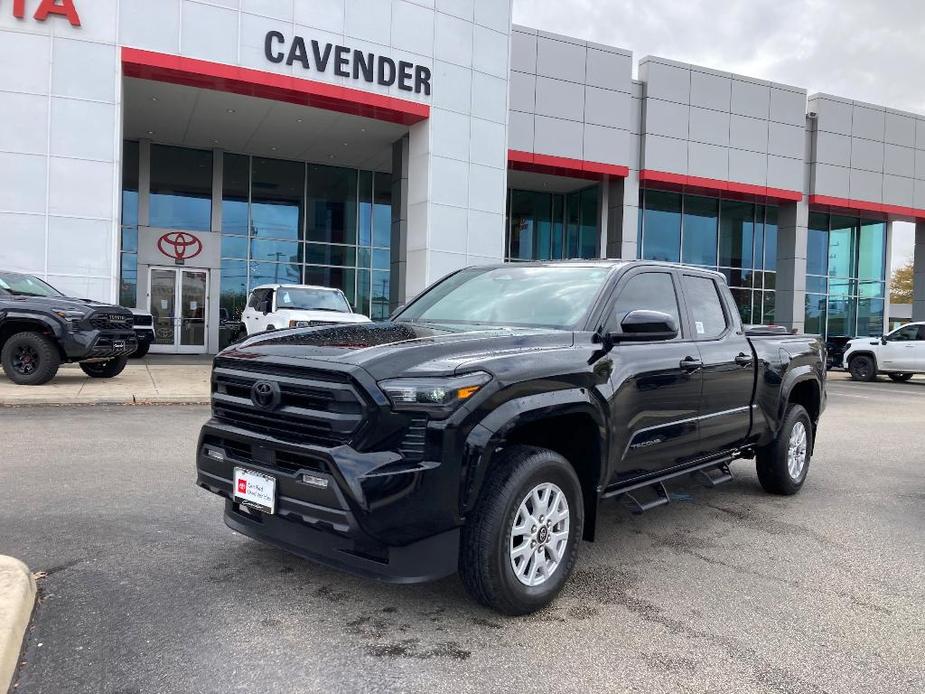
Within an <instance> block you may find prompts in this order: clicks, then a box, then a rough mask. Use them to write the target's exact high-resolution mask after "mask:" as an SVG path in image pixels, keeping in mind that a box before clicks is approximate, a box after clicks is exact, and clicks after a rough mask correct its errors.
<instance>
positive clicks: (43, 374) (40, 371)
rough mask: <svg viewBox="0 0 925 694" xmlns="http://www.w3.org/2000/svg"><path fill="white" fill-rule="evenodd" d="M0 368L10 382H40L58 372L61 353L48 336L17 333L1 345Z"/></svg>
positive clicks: (33, 383) (26, 383) (27, 383)
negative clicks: (1, 366) (1, 363)
mask: <svg viewBox="0 0 925 694" xmlns="http://www.w3.org/2000/svg"><path fill="white" fill-rule="evenodd" d="M0 361H2V362H3V371H4V373H6V375H7V378H9V379H10V380H11V381H12V382H13V383H17V384H19V385H21V386H40V385H42V384H43V383H48V382H49V381H50V380H51V379H53V378H54V377H55V374H56V373H58V367H59V366H60V365H61V355H60V354H59V353H58V348H57V346H56V345H55V343H54V342H52V340H51V339H49V338H47V337H45V336H44V335H41V334H39V333H30V332H26V333H17V334H15V335H13V336H12V337H10V338H9V339H8V340H7V341H6V343H5V344H4V345H3V351H2V353H0Z"/></svg>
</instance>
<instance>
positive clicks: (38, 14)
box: [0, 0, 80, 27]
mask: <svg viewBox="0 0 925 694" xmlns="http://www.w3.org/2000/svg"><path fill="white" fill-rule="evenodd" d="M3 4H4V0H0V5H3ZM13 16H14V17H15V18H16V19H25V18H26V0H13ZM32 16H33V18H34V19H36V20H37V21H39V22H44V21H45V20H46V19H48V17H49V16H58V17H65V18H66V19H67V20H68V21H69V22H70V23H71V24H72V25H73V26H75V27H79V26H80V15H79V14H77V8H76V7H75V6H74V0H40V1H39V3H38V8H37V9H36V10H35V14H34V15H32Z"/></svg>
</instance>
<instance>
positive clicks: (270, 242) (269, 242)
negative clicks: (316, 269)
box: [251, 238, 302, 264]
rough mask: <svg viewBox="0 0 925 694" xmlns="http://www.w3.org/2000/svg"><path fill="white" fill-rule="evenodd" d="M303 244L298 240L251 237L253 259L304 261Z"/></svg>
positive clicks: (283, 261) (280, 261)
mask: <svg viewBox="0 0 925 694" xmlns="http://www.w3.org/2000/svg"><path fill="white" fill-rule="evenodd" d="M301 246H302V244H300V243H299V242H298V241H278V240H274V239H262V238H255V239H251V260H261V261H264V260H267V261H272V262H274V263H294V264H298V263H301V262H302V247H301Z"/></svg>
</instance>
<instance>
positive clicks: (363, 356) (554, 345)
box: [221, 323, 573, 380]
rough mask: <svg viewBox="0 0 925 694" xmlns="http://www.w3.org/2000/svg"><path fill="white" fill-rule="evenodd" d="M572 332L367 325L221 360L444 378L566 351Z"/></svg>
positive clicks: (293, 333)
mask: <svg viewBox="0 0 925 694" xmlns="http://www.w3.org/2000/svg"><path fill="white" fill-rule="evenodd" d="M572 343H573V335H572V333H571V332H568V331H564V330H551V329H545V328H544V329H539V328H516V327H510V328H508V327H501V328H496V327H475V326H461V325H443V324H433V323H428V324H421V323H367V324H357V325H344V326H331V327H324V328H308V329H298V330H280V331H275V332H271V333H261V334H260V335H255V336H254V337H251V338H249V339H247V340H245V341H244V342H241V343H239V344H237V345H233V346H231V347H229V348H228V349H226V350H225V351H224V352H222V354H221V356H222V357H230V358H236V359H252V360H259V359H262V358H266V359H267V360H274V359H279V358H282V359H286V360H291V359H305V360H313V361H336V362H338V363H339V364H355V365H357V366H361V367H363V368H364V369H366V370H367V371H368V372H369V373H370V374H371V375H372V376H373V377H374V378H376V379H377V380H378V379H381V378H387V377H395V376H424V375H437V374H439V375H445V374H450V373H454V372H456V371H459V370H469V369H471V368H477V364H478V363H479V362H481V361H484V360H488V359H497V358H498V357H503V356H511V357H517V356H518V355H522V354H524V353H532V352H537V351H542V350H548V349H562V348H564V347H569V346H571V345H572Z"/></svg>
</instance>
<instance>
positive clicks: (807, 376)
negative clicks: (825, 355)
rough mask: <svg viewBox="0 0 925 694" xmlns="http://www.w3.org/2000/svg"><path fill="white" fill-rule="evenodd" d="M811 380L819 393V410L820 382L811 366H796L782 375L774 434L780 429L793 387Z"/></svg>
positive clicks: (820, 402)
mask: <svg viewBox="0 0 925 694" xmlns="http://www.w3.org/2000/svg"><path fill="white" fill-rule="evenodd" d="M806 382H812V383H814V384H815V385H816V389H817V391H818V393H819V410H820V411H821V410H822V384H821V383H820V382H819V377H818V375H817V374H816V372H815V371H813V367H812V366H810V365H808V364H806V365H803V366H798V367H797V368H795V369H793V370H788V371H787V373H786V375H785V376H784V380H783V382H782V383H781V388H780V403H779V404H778V406H777V410H778V411H777V422H776V423H775V424H776V426H775V432H774V434H775V436H776V435H777V432H778V430H779V429H780V424H781V422H783V421H784V414H785V413H786V412H787V404H788V403H789V402H790V396H791V394H792V393H793V389H794V388H796V387H797V386H798V385H800V384H801V383H806Z"/></svg>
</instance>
